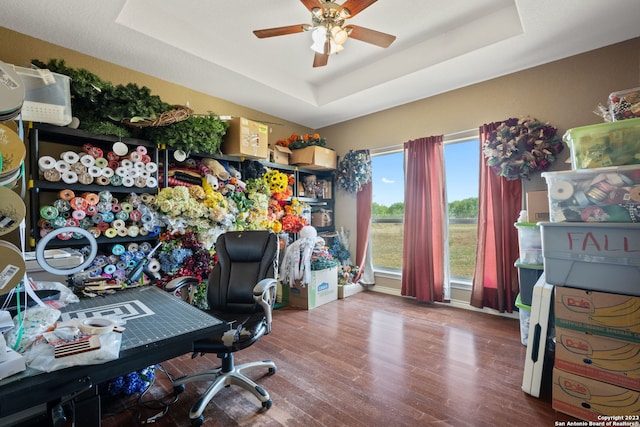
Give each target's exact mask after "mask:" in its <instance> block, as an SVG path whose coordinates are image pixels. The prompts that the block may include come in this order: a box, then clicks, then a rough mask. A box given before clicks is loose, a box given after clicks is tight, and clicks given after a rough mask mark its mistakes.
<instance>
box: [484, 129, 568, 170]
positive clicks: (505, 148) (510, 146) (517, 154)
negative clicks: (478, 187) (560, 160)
mask: <svg viewBox="0 0 640 427" xmlns="http://www.w3.org/2000/svg"><path fill="white" fill-rule="evenodd" d="M556 132H557V129H556V128H555V127H553V126H551V125H550V124H549V123H543V122H540V121H538V120H537V119H532V118H526V119H515V118H510V119H507V120H505V121H504V122H502V123H501V124H500V126H498V128H497V129H496V130H494V131H493V132H491V135H490V136H489V139H488V140H487V141H486V142H485V143H484V145H483V153H484V156H485V157H486V159H487V166H489V167H491V169H492V170H493V171H494V172H495V173H497V174H498V175H500V176H503V177H505V178H507V179H508V180H515V179H522V178H527V179H529V175H530V174H531V173H532V172H541V171H545V170H547V168H548V167H549V166H550V165H551V164H552V163H553V162H554V161H555V160H556V157H557V155H558V154H559V153H560V152H561V151H562V149H563V148H564V146H563V145H562V138H560V137H559V136H557V135H556Z"/></svg>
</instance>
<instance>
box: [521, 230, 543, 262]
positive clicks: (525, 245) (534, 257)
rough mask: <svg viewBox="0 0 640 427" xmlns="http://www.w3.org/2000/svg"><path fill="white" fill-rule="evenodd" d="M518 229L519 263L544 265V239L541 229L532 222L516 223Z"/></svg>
mask: <svg viewBox="0 0 640 427" xmlns="http://www.w3.org/2000/svg"><path fill="white" fill-rule="evenodd" d="M515 227H516V228H517V229H518V248H519V250H520V259H519V262H520V263H522V264H528V265H536V264H537V265H541V264H542V238H541V236H540V227H538V225H537V224H534V223H531V222H516V223H515Z"/></svg>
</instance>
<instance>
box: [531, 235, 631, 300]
mask: <svg viewBox="0 0 640 427" xmlns="http://www.w3.org/2000/svg"><path fill="white" fill-rule="evenodd" d="M540 226H541V228H542V253H543V256H544V263H543V264H544V272H545V276H546V280H547V282H548V283H551V284H552V285H558V286H573V287H576V288H583V289H592V290H594V291H602V292H615V293H619V294H625V295H636V296H640V223H636V224H609V223H607V224H604V223H579V222H541V223H540Z"/></svg>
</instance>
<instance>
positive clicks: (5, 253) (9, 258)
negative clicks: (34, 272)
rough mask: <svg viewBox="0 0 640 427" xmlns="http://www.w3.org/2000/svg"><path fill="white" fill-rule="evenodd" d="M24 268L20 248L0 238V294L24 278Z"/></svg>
mask: <svg viewBox="0 0 640 427" xmlns="http://www.w3.org/2000/svg"><path fill="white" fill-rule="evenodd" d="M25 270H26V265H25V261H24V258H23V257H22V253H21V252H20V250H19V249H18V248H17V247H16V246H15V245H13V244H11V243H9V242H7V241H5V240H0V272H2V274H1V275H0V294H4V293H7V292H9V291H10V290H11V289H13V288H15V287H16V286H17V285H18V284H19V283H20V282H21V281H22V279H23V278H24V274H25Z"/></svg>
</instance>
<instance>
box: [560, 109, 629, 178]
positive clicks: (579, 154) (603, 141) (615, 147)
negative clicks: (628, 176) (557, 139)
mask: <svg viewBox="0 0 640 427" xmlns="http://www.w3.org/2000/svg"><path fill="white" fill-rule="evenodd" d="M562 139H563V140H564V142H566V143H567V145H568V146H569V147H570V148H571V165H572V169H586V168H601V167H608V166H622V165H632V164H637V163H640V118H636V119H629V120H622V121H619V122H610V123H600V124H596V125H590V126H582V127H578V128H573V129H569V130H568V131H566V132H565V134H564V136H563V137H562Z"/></svg>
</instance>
